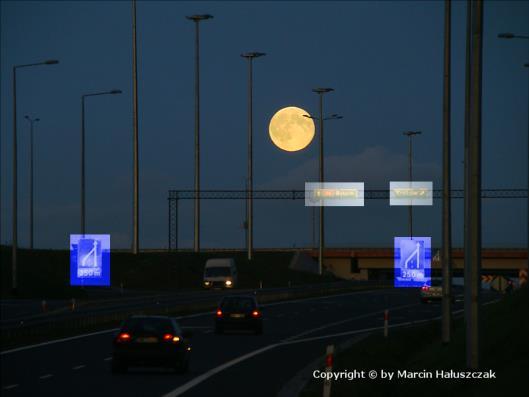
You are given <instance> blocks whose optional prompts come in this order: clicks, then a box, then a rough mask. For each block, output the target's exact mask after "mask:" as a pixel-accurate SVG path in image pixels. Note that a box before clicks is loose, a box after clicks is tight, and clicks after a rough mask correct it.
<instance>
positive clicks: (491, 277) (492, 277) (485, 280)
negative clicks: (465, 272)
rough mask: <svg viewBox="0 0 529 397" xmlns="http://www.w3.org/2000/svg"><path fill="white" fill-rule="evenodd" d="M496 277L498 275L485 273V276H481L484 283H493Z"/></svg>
mask: <svg viewBox="0 0 529 397" xmlns="http://www.w3.org/2000/svg"><path fill="white" fill-rule="evenodd" d="M495 277H496V276H491V275H487V276H485V275H483V276H481V281H482V282H484V283H491V282H492V280H494V278H495Z"/></svg>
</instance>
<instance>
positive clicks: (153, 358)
mask: <svg viewBox="0 0 529 397" xmlns="http://www.w3.org/2000/svg"><path fill="white" fill-rule="evenodd" d="M189 337H190V334H189V333H187V332H185V331H184V332H183V331H182V330H181V329H180V327H179V326H178V323H177V322H176V320H175V319H173V318H171V317H166V316H132V317H129V318H128V319H127V320H125V322H124V323H123V325H122V326H121V328H120V330H119V332H118V334H117V335H116V336H115V338H114V341H113V354H112V372H114V373H119V372H126V371H127V369H128V368H129V367H130V366H160V367H170V368H173V369H175V370H176V371H178V372H185V371H187V369H188V368H189V359H190V353H191V346H190V343H189V339H188V338H189Z"/></svg>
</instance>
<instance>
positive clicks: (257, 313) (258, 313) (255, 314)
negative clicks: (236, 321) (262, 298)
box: [252, 310, 261, 317]
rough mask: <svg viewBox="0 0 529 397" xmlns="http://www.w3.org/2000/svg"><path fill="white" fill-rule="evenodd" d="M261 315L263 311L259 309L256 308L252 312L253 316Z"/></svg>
mask: <svg viewBox="0 0 529 397" xmlns="http://www.w3.org/2000/svg"><path fill="white" fill-rule="evenodd" d="M260 315H261V313H260V312H259V310H254V311H253V312H252V317H259V316H260Z"/></svg>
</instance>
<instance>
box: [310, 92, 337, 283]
mask: <svg viewBox="0 0 529 397" xmlns="http://www.w3.org/2000/svg"><path fill="white" fill-rule="evenodd" d="M332 91H334V89H333V88H314V89H313V90H312V92H315V93H316V94H318V96H319V107H320V117H319V118H315V117H311V116H309V115H306V114H305V115H303V116H304V117H309V118H313V119H315V120H318V121H319V122H320V164H319V176H320V185H323V181H324V173H323V170H324V168H323V160H324V158H323V124H324V123H323V122H324V121H326V120H337V119H341V118H342V117H341V116H338V115H337V114H333V115H331V116H329V117H323V95H325V94H327V93H328V92H332ZM324 238H325V235H324V208H323V205H320V243H319V249H318V273H319V274H320V275H321V274H322V272H323V250H324V247H325V241H324Z"/></svg>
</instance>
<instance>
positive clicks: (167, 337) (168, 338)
mask: <svg viewBox="0 0 529 397" xmlns="http://www.w3.org/2000/svg"><path fill="white" fill-rule="evenodd" d="M163 340H164V341H166V342H175V343H176V342H180V337H179V336H176V335H172V334H165V335H164V336H163Z"/></svg>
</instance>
